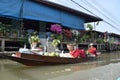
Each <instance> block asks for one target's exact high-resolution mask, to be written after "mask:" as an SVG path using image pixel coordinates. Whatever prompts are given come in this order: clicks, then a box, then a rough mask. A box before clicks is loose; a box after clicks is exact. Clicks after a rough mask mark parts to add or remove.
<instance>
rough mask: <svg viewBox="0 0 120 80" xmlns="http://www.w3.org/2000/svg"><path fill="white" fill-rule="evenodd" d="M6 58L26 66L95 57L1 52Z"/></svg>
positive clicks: (87, 59)
mask: <svg viewBox="0 0 120 80" xmlns="http://www.w3.org/2000/svg"><path fill="white" fill-rule="evenodd" d="M1 55H2V56H3V57H6V58H7V59H10V60H13V61H16V62H18V63H21V64H24V65H26V66H40V65H60V64H74V63H80V62H85V61H91V60H93V59H96V58H94V57H86V58H70V57H55V56H54V57H53V56H42V55H38V54H25V53H19V52H17V53H15V55H16V56H13V55H9V54H4V53H3V54H1Z"/></svg>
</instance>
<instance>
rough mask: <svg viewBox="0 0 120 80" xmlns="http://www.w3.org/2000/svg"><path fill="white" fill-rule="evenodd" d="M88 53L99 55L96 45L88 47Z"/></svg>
mask: <svg viewBox="0 0 120 80" xmlns="http://www.w3.org/2000/svg"><path fill="white" fill-rule="evenodd" d="M88 53H89V54H92V55H95V56H97V54H96V48H95V47H91V48H89V49H88Z"/></svg>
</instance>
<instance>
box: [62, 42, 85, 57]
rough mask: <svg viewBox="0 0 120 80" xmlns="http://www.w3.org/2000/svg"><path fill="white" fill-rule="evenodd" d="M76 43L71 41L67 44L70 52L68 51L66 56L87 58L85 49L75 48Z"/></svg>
mask: <svg viewBox="0 0 120 80" xmlns="http://www.w3.org/2000/svg"><path fill="white" fill-rule="evenodd" d="M74 46H75V44H72V43H69V44H67V49H68V50H69V53H66V54H65V55H64V57H72V58H85V57H86V53H85V50H84V49H74Z"/></svg>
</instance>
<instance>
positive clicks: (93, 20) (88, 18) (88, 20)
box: [32, 0, 102, 23]
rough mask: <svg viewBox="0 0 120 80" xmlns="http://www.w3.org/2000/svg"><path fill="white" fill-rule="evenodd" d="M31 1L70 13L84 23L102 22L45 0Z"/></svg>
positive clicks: (99, 19) (97, 18)
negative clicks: (81, 18) (83, 20)
mask: <svg viewBox="0 0 120 80" xmlns="http://www.w3.org/2000/svg"><path fill="white" fill-rule="evenodd" d="M32 1H35V2H37V3H40V4H44V5H46V6H49V7H52V8H56V9H59V10H62V11H66V12H69V13H72V14H74V15H77V16H80V17H83V18H84V19H85V23H88V22H96V21H102V19H101V18H99V17H95V16H92V15H89V14H87V13H84V12H81V11H78V10H75V9H72V8H69V7H66V6H63V5H60V4H57V3H54V2H50V1H46V0H32Z"/></svg>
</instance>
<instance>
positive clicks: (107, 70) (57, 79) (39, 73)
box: [0, 52, 120, 80]
mask: <svg viewBox="0 0 120 80" xmlns="http://www.w3.org/2000/svg"><path fill="white" fill-rule="evenodd" d="M119 62H120V52H114V53H104V54H102V55H101V56H100V57H99V58H98V59H97V60H96V61H92V62H85V63H78V64H68V65H57V66H39V67H27V66H24V65H22V64H19V63H16V62H13V61H10V60H5V59H4V60H3V59H2V60H0V80H117V78H119V77H120V63H119Z"/></svg>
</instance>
